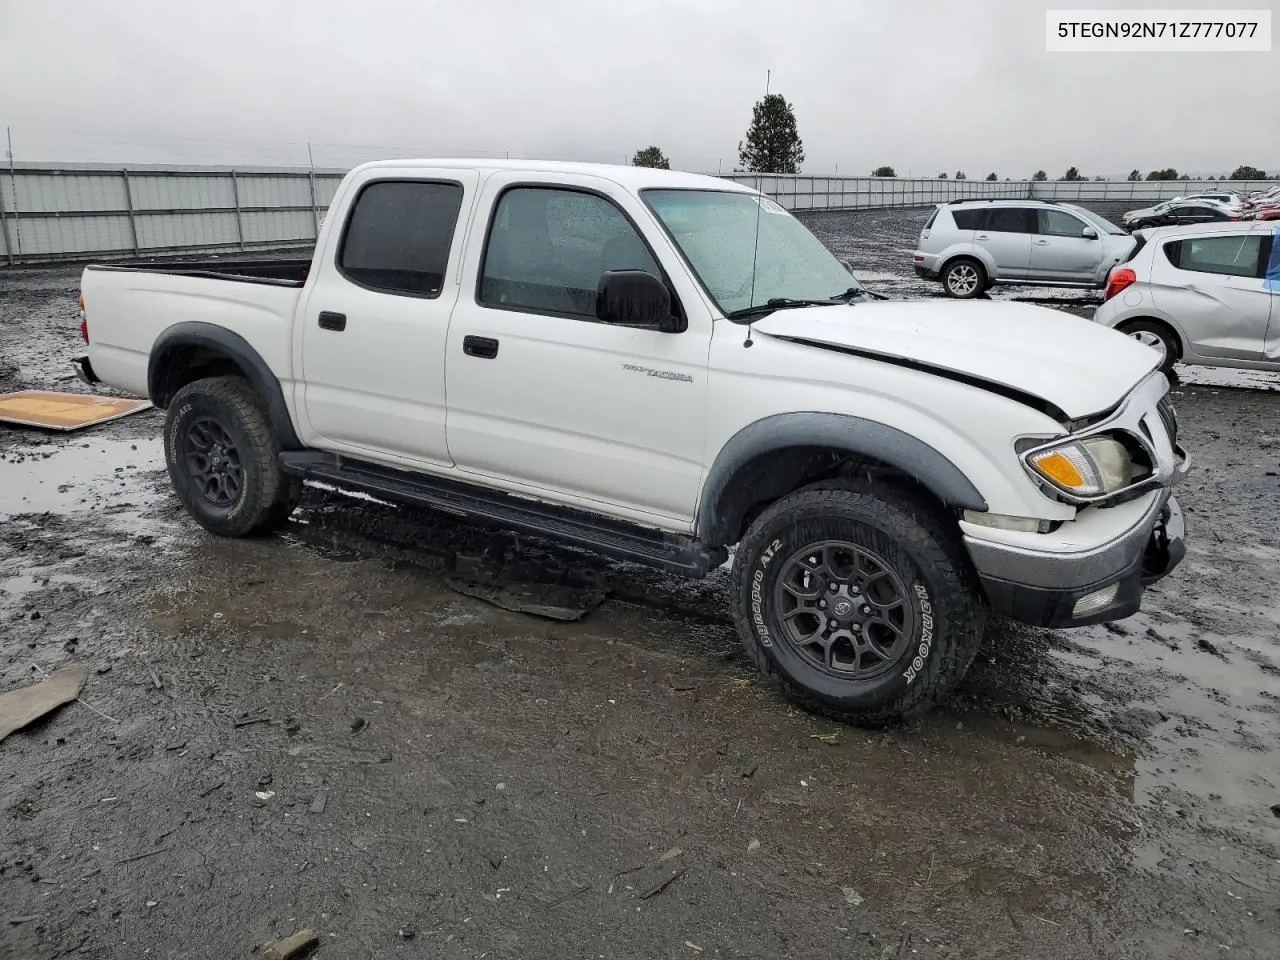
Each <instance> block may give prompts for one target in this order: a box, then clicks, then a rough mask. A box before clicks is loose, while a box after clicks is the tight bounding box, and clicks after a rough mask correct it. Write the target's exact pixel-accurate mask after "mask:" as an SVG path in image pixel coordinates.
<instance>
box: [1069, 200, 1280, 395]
mask: <svg viewBox="0 0 1280 960" xmlns="http://www.w3.org/2000/svg"><path fill="white" fill-rule="evenodd" d="M1277 232H1280V224H1276V223H1267V222H1253V221H1248V220H1246V221H1242V222H1239V223H1207V224H1200V225H1198V226H1182V227H1160V228H1157V229H1154V230H1143V231H1139V232H1138V233H1137V234H1135V235H1136V236H1137V237H1138V247H1137V249H1136V250H1135V252H1134V253H1133V254H1132V255H1131V256H1130V257H1129V259H1128V260H1127V261H1126V262H1124V263H1121V264H1118V265H1117V266H1116V267H1115V269H1113V270H1112V271H1111V276H1110V278H1109V280H1108V282H1107V291H1106V299H1105V301H1104V302H1103V304H1102V305H1101V306H1100V307H1098V309H1097V310H1096V311H1095V312H1094V315H1093V319H1094V321H1095V322H1096V323H1100V324H1103V325H1104V326H1108V327H1114V328H1115V329H1117V330H1119V331H1121V332H1122V333H1127V334H1129V335H1130V336H1132V337H1136V338H1137V339H1138V340H1141V341H1142V342H1143V343H1146V344H1147V345H1148V346H1150V347H1152V348H1154V349H1155V350H1157V351H1158V352H1159V354H1160V358H1161V367H1162V368H1163V369H1164V370H1166V371H1168V370H1171V369H1172V368H1173V365H1174V363H1176V362H1178V361H1182V362H1183V363H1193V364H1204V365H1206V366H1214V367H1243V368H1247V369H1253V370H1280V242H1278V241H1277V238H1276V234H1277Z"/></svg>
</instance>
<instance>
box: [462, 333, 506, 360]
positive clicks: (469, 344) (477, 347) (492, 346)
mask: <svg viewBox="0 0 1280 960" xmlns="http://www.w3.org/2000/svg"><path fill="white" fill-rule="evenodd" d="M462 352H463V353H465V354H466V355H467V356H468V357H480V358H481V359H482V360H492V359H493V358H494V357H496V356H497V355H498V341H497V340H495V339H493V337H463V338H462Z"/></svg>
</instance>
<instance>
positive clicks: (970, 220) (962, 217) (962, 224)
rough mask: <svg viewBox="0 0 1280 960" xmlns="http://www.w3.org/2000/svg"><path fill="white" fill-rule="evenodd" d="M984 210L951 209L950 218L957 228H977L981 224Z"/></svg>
mask: <svg viewBox="0 0 1280 960" xmlns="http://www.w3.org/2000/svg"><path fill="white" fill-rule="evenodd" d="M984 213H986V211H985V210H973V209H970V210H952V211H951V219H952V220H954V221H955V222H956V229H957V230H977V229H978V228H979V227H981V226H982V215H983V214H984Z"/></svg>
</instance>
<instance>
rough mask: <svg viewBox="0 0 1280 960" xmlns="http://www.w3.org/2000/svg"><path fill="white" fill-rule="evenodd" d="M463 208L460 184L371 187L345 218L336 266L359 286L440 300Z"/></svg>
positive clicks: (385, 183) (407, 183)
mask: <svg viewBox="0 0 1280 960" xmlns="http://www.w3.org/2000/svg"><path fill="white" fill-rule="evenodd" d="M461 208H462V186H461V185H460V184H457V183H427V182H423V181H389V180H388V181H378V182H374V183H371V184H369V185H368V186H366V187H365V188H364V189H363V190H361V191H360V195H359V196H358V197H357V198H356V202H355V207H354V208H353V209H352V211H351V217H350V219H348V220H347V228H346V233H345V234H344V236H343V238H342V248H341V249H340V250H339V251H338V268H339V269H340V270H341V271H342V272H343V273H344V274H345V275H346V276H347V278H348V279H350V280H352V281H354V282H355V283H358V284H360V285H361V286H365V287H371V288H373V289H375V290H383V291H386V292H387V293H394V294H400V295H404V296H412V297H438V296H439V295H440V289H441V287H442V286H443V285H444V273H445V268H446V266H447V265H448V263H449V247H450V245H451V244H452V242H453V231H454V228H455V227H456V226H457V224H458V211H459V210H460V209H461Z"/></svg>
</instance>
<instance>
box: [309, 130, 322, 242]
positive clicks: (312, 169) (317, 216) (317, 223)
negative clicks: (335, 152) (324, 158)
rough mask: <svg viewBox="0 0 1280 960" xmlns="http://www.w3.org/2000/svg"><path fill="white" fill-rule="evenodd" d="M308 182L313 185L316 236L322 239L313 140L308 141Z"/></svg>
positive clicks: (312, 213)
mask: <svg viewBox="0 0 1280 960" xmlns="http://www.w3.org/2000/svg"><path fill="white" fill-rule="evenodd" d="M307 183H309V184H310V186H311V222H312V223H313V224H315V237H316V239H317V240H319V239H320V212H319V211H318V210H317V209H316V160H315V157H313V156H312V155H311V142H310V141H307Z"/></svg>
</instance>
